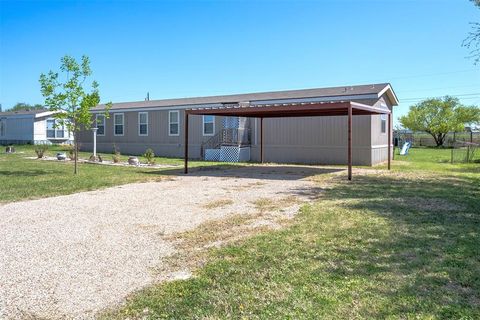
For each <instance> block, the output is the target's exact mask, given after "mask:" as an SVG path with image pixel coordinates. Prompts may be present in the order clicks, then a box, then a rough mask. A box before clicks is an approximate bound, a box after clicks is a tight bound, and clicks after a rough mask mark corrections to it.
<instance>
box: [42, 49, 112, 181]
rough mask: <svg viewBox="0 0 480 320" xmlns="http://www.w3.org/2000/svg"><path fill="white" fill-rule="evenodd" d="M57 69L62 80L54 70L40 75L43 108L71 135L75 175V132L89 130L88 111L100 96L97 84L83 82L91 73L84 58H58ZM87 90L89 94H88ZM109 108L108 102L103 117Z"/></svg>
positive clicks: (76, 150) (91, 118)
mask: <svg viewBox="0 0 480 320" xmlns="http://www.w3.org/2000/svg"><path fill="white" fill-rule="evenodd" d="M60 70H61V72H62V74H63V79H60V78H59V73H57V72H53V71H49V72H48V74H43V73H42V74H41V75H40V85H41V92H42V95H43V96H44V97H45V105H46V106H47V107H48V108H49V109H50V110H51V111H55V112H56V113H55V114H54V117H55V118H56V119H57V123H58V125H59V126H65V127H66V128H67V129H68V130H69V131H70V132H72V134H73V137H74V149H75V168H74V173H75V174H77V159H78V141H77V140H78V133H79V132H80V131H81V130H88V129H90V128H91V126H92V123H93V121H94V120H93V119H94V118H93V115H92V113H91V111H90V109H91V108H93V107H95V106H96V105H97V104H98V103H99V102H100V93H99V91H98V83H97V82H96V81H92V82H91V83H90V84H89V85H88V84H87V83H85V81H86V80H87V78H88V77H89V76H91V74H92V70H91V69H90V60H89V58H88V57H87V56H82V60H81V62H80V63H79V62H77V61H76V60H75V59H74V58H73V57H71V56H68V55H66V56H64V57H63V58H62V59H61V66H60ZM87 90H89V91H90V92H89V93H88V92H87ZM110 105H111V104H110V103H108V104H107V108H106V110H105V116H106V117H108V109H109V107H110Z"/></svg>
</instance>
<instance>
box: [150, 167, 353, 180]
mask: <svg viewBox="0 0 480 320" xmlns="http://www.w3.org/2000/svg"><path fill="white" fill-rule="evenodd" d="M341 171H345V170H344V169H335V168H319V167H313V166H286V165H246V166H236V165H212V166H202V167H196V168H189V171H188V174H184V173H183V168H182V169H167V170H158V171H148V172H146V173H147V174H152V175H153V174H155V175H169V176H194V177H225V178H249V179H267V180H298V179H303V178H306V177H312V176H316V175H321V174H329V173H334V172H341Z"/></svg>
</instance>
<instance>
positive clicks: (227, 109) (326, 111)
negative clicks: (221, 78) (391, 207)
mask: <svg viewBox="0 0 480 320" xmlns="http://www.w3.org/2000/svg"><path fill="white" fill-rule="evenodd" d="M373 114H387V115H388V121H387V123H388V170H390V161H391V148H392V147H391V140H392V119H391V118H392V117H391V112H390V110H388V109H382V108H376V107H373V106H369V105H365V104H361V103H357V102H352V101H335V102H318V101H317V102H294V103H281V104H255V103H237V104H233V105H232V104H223V105H222V106H217V107H199V108H191V109H186V110H185V125H184V127H185V153H184V157H185V169H184V172H185V174H187V173H188V119H189V116H190V115H213V116H227V117H251V118H259V119H260V162H261V163H263V161H264V148H263V142H264V141H263V140H264V138H263V119H264V118H290V117H328V116H347V117H348V121H347V127H346V128H345V130H347V131H348V135H347V137H348V141H347V163H348V180H352V119H353V116H357V115H373Z"/></svg>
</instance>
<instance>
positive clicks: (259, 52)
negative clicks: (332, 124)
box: [0, 0, 480, 124]
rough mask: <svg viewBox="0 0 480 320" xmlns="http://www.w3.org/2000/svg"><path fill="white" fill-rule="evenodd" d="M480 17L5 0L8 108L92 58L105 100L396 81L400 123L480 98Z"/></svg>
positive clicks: (400, 6) (434, 6)
mask: <svg viewBox="0 0 480 320" xmlns="http://www.w3.org/2000/svg"><path fill="white" fill-rule="evenodd" d="M474 21H480V9H479V8H477V7H475V6H474V5H473V3H471V2H470V1H468V0H436V1H427V0H416V1H408V0H399V1H395V0H390V1H389V0H383V1H360V0H356V1H346V0H345V1H342V0H337V1H195V2H193V1H7V0H0V103H1V104H2V106H3V109H4V110H5V109H8V108H10V107H12V106H13V105H14V104H15V103H17V102H26V103H30V104H35V103H43V101H44V99H43V97H42V96H41V93H40V85H39V82H38V79H39V76H40V74H41V73H42V72H48V71H49V70H58V69H59V67H60V58H61V57H62V56H64V55H65V54H69V55H72V56H74V57H76V58H80V57H81V56H82V55H83V54H85V55H87V56H89V57H90V60H91V66H92V69H93V77H92V78H93V79H95V80H97V81H98V82H99V83H100V93H101V101H102V102H109V101H112V102H123V101H139V100H144V98H145V97H146V94H147V92H149V94H150V99H164V98H178V97H192V96H209V95H219V94H234V93H249V92H262V91H275V90H289V89H304V88H315V87H329V86H348V85H355V84H369V83H380V82H390V83H391V84H392V87H393V89H394V90H395V92H396V94H397V96H398V98H399V99H400V105H399V106H398V107H395V109H394V119H395V124H397V123H398V120H397V119H398V117H399V116H401V115H403V114H405V113H406V112H408V108H409V107H410V106H411V105H413V104H415V103H417V102H418V101H420V100H421V99H423V98H428V97H437V96H444V95H447V94H448V95H454V96H457V97H459V98H460V99H461V101H462V103H464V104H469V105H470V104H476V105H480V65H477V66H475V65H474V63H473V60H472V59H468V58H467V56H468V50H467V49H466V48H463V47H462V46H461V44H462V40H463V39H464V38H465V37H466V36H467V34H468V32H469V31H470V29H471V26H470V24H469V23H471V22H474Z"/></svg>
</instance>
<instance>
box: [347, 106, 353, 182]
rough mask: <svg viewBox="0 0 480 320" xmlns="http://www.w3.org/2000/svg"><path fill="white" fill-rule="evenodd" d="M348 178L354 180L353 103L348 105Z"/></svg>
mask: <svg viewBox="0 0 480 320" xmlns="http://www.w3.org/2000/svg"><path fill="white" fill-rule="evenodd" d="M348 180H352V105H351V104H349V105H348Z"/></svg>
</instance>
